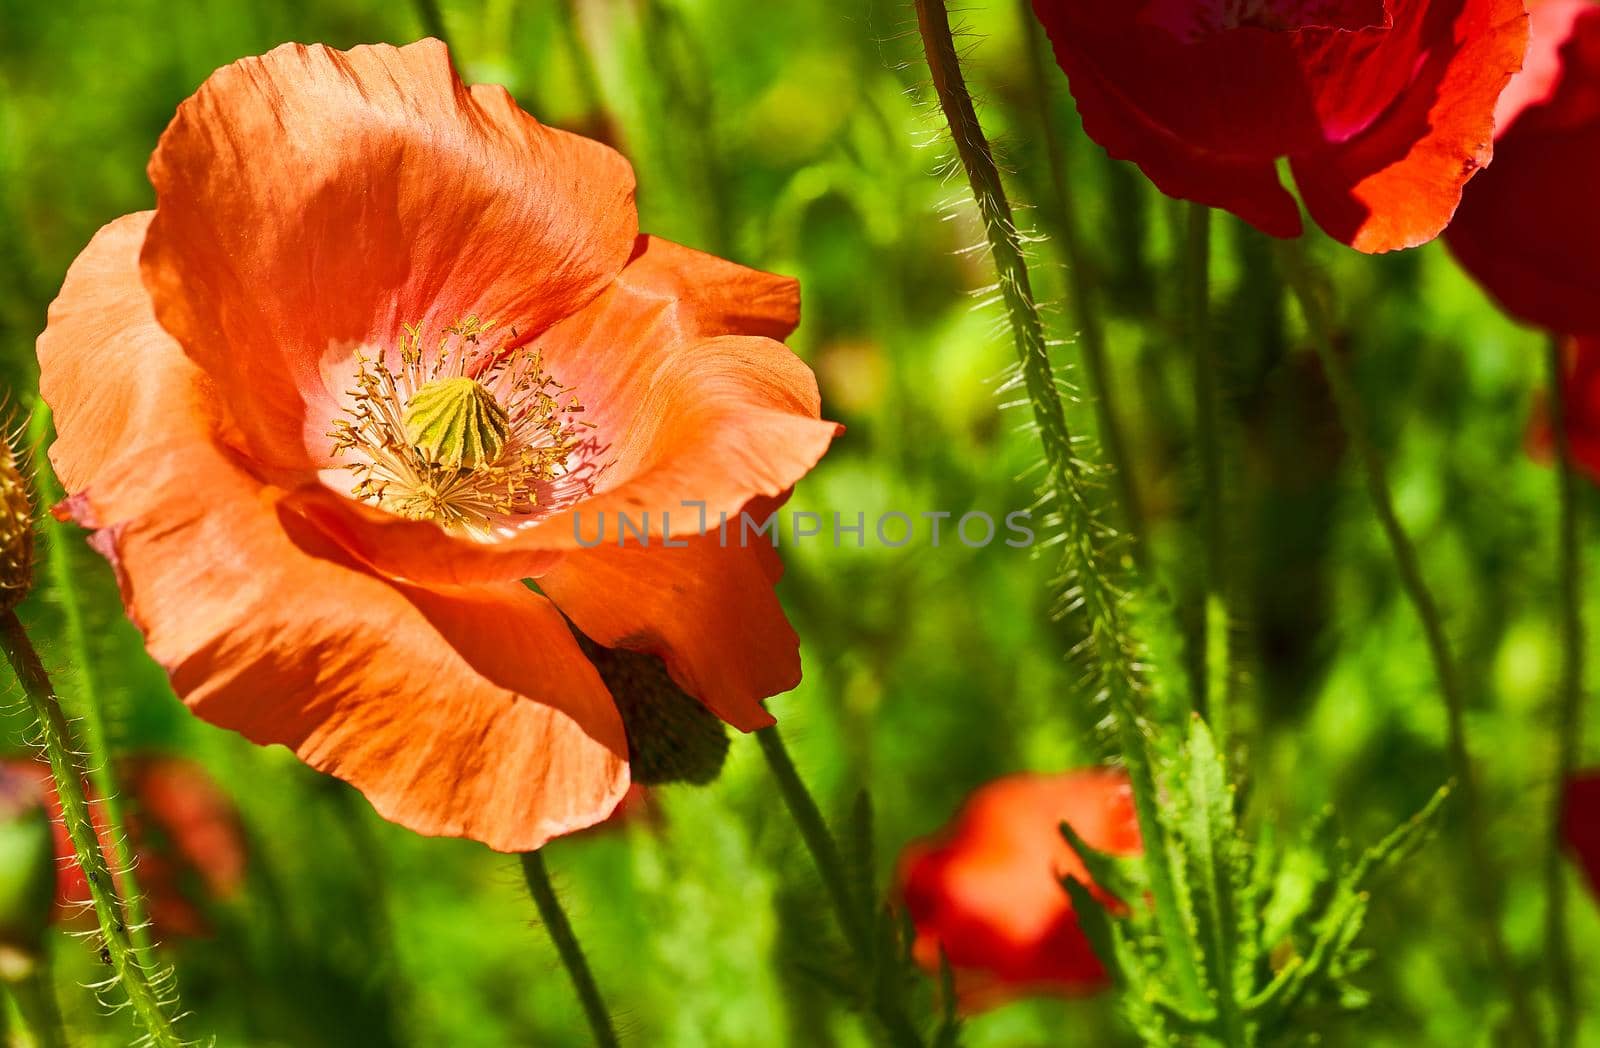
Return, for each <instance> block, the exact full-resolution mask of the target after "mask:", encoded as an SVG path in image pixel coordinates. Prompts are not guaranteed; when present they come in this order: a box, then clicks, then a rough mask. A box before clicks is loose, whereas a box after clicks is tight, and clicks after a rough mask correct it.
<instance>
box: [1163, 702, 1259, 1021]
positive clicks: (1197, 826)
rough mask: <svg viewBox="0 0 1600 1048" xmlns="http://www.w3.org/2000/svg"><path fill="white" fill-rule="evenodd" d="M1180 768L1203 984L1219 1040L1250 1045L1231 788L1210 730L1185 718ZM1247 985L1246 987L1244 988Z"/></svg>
mask: <svg viewBox="0 0 1600 1048" xmlns="http://www.w3.org/2000/svg"><path fill="white" fill-rule="evenodd" d="M1185 757H1186V762H1185V764H1184V765H1183V768H1184V776H1183V784H1184V793H1185V803H1184V804H1183V806H1182V810H1181V813H1180V818H1179V822H1178V832H1179V839H1180V851H1181V853H1182V854H1183V855H1184V857H1185V859H1186V861H1187V865H1188V868H1189V887H1190V891H1191V904H1192V912H1193V919H1194V922H1195V929H1196V931H1197V933H1198V939H1199V943H1200V954H1201V958H1202V961H1203V963H1204V966H1205V972H1206V981H1207V983H1208V984H1209V986H1210V988H1211V991H1212V992H1213V994H1214V995H1215V997H1214V1001H1215V1005H1216V1008H1217V1020H1218V1024H1219V1028H1220V1030H1221V1033H1220V1036H1221V1037H1222V1038H1223V1040H1224V1042H1225V1043H1227V1044H1229V1045H1242V1044H1246V1043H1248V1041H1247V1032H1246V1030H1245V1025H1244V1019H1243V1014H1242V1012H1241V1009H1240V1006H1239V996H1240V991H1241V987H1240V984H1239V963H1238V962H1239V956H1240V952H1241V951H1240V948H1239V940H1238V935H1239V928H1240V921H1239V913H1238V908H1237V897H1236V888H1237V881H1238V880H1239V875H1240V873H1241V866H1242V859H1241V858H1240V852H1241V850H1242V849H1241V842H1240V840H1239V836H1238V827H1237V824H1236V822H1235V819H1234V811H1233V790H1232V789H1231V788H1230V787H1229V784H1228V779H1227V770H1226V768H1225V767H1224V766H1223V762H1222V757H1221V755H1220V754H1219V753H1218V752H1217V748H1216V742H1215V741H1214V740H1213V739H1212V737H1211V729H1210V728H1208V727H1207V726H1206V722H1205V721H1204V720H1203V719H1201V718H1200V717H1199V716H1193V717H1191V718H1190V719H1189V743H1188V746H1187V747H1186V749H1185ZM1248 985H1249V984H1248V982H1246V983H1245V988H1246V990H1247V988H1248Z"/></svg>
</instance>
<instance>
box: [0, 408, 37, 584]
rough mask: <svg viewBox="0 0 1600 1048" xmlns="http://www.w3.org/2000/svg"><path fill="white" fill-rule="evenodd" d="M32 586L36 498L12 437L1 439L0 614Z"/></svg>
mask: <svg viewBox="0 0 1600 1048" xmlns="http://www.w3.org/2000/svg"><path fill="white" fill-rule="evenodd" d="M32 586H33V501H32V499H30V498H29V497H28V486H27V484H26V483H25V482H24V481H23V479H22V471H21V469H19V468H18V463H17V456H16V452H15V451H13V450H12V444H11V441H10V440H3V439H0V613H4V612H8V611H10V610H11V609H12V608H15V607H16V606H17V605H18V604H20V603H22V598H23V597H26V596H27V595H28V590H29V589H30V588H31V587H32Z"/></svg>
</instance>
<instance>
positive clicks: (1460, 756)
mask: <svg viewBox="0 0 1600 1048" xmlns="http://www.w3.org/2000/svg"><path fill="white" fill-rule="evenodd" d="M1278 257H1279V261H1280V262H1281V264H1282V267H1283V271H1284V276H1285V278H1286V280H1287V282H1288V284H1289V286H1290V287H1291V288H1292V289H1293V291H1294V294H1295V297H1296V299H1297V300H1298V301H1299V303H1300V310H1301V312H1302V313H1303V314H1304V315H1305V319H1306V326H1307V328H1308V329H1309V331H1310V334H1311V341H1312V343H1313V344H1314V345H1315V346H1316V348H1317V354H1318V356H1319V357H1320V358H1321V361H1322V369H1323V371H1324V373H1325V375H1326V378H1327V381H1328V386H1329V388H1330V389H1331V391H1332V393H1333V401H1334V406H1335V408H1336V409H1337V410H1338V412H1339V418H1340V421H1341V423H1342V424H1343V426H1344V430H1345V434H1346V436H1347V437H1348V438H1349V440H1350V443H1351V444H1352V445H1353V446H1354V447H1355V449H1356V454H1357V457H1358V458H1359V460H1360V463H1361V468H1362V475H1363V478H1364V479H1365V481H1366V486H1367V494H1368V496H1369V498H1370V499H1371V501H1372V506H1373V510H1374V511H1375V512H1376V514H1377V517H1378V523H1379V524H1380V525H1381V526H1382V528H1383V534H1384V537H1385V538H1386V539H1387V540H1388V543H1389V550H1390V552H1391V553H1392V554H1393V556H1394V560H1395V567H1396V568H1397V569H1398V572H1399V576H1400V585H1401V588H1402V589H1403V590H1404V591H1405V594H1406V598H1407V599H1408V600H1409V601H1410V602H1411V606H1412V608H1413V609H1415V611H1416V613H1417V617H1418V618H1419V619H1420V620H1421V621H1422V629H1423V634H1424V636H1425V637H1426V639H1427V646H1428V655H1429V657H1430V659H1431V660H1432V662H1433V669H1434V674H1435V676H1436V677H1437V678H1438V680H1439V691H1440V693H1441V695H1442V696H1443V698H1444V703H1445V713H1446V721H1447V724H1448V731H1447V736H1448V749H1449V754H1450V763H1451V765H1452V766H1453V770H1454V774H1455V778H1456V780H1457V782H1458V783H1459V789H1460V795H1461V804H1462V807H1463V809H1464V821H1465V823H1466V827H1465V834H1464V839H1465V846H1466V853H1467V854H1466V860H1467V869H1468V870H1469V871H1471V872H1470V874H1469V875H1468V877H1467V881H1468V884H1470V885H1471V886H1472V890H1473V892H1474V894H1475V895H1476V896H1477V898H1476V899H1475V900H1474V905H1473V909H1474V911H1475V912H1476V914H1477V916H1478V919H1479V920H1480V921H1481V922H1482V925H1483V928H1482V934H1483V938H1484V943H1485V945H1486V946H1487V949H1488V951H1489V959H1490V962H1491V963H1492V964H1493V965H1494V967H1495V969H1496V971H1497V972H1498V974H1499V977H1500V981H1501V983H1502V985H1504V986H1505V987H1506V993H1507V996H1508V998H1509V999H1510V1003H1511V1011H1512V1024H1513V1026H1514V1027H1515V1030H1516V1032H1515V1035H1514V1036H1516V1037H1518V1038H1520V1039H1522V1040H1524V1041H1528V1042H1529V1043H1535V1042H1536V1040H1537V1030H1538V1027H1537V1025H1535V1022H1534V1010H1533V1006H1532V1004H1531V1003H1530V1001H1529V998H1528V992H1527V989H1526V987H1524V986H1523V984H1522V979H1521V977H1520V976H1519V975H1518V974H1517V970H1516V967H1515V965H1513V964H1512V961H1511V951H1510V948H1509V947H1508V946H1507V945H1506V941H1505V937H1504V932H1503V931H1502V929H1501V927H1500V914H1501V911H1502V907H1503V905H1504V899H1503V891H1502V876H1503V874H1502V871H1501V870H1500V868H1499V865H1498V864H1497V863H1495V862H1494V859H1493V853H1492V851H1491V850H1490V848H1489V844H1488V839H1487V837H1486V836H1485V832H1486V829H1485V828H1486V826H1487V823H1486V821H1485V819H1484V816H1483V803H1482V799H1481V797H1480V795H1479V791H1478V777H1477V773H1476V771H1475V769H1474V768H1473V766H1472V756H1471V753H1470V751H1469V750H1468V749H1467V729H1466V715H1467V714H1466V707H1467V702H1466V692H1465V689H1464V688H1463V686H1462V682H1461V674H1460V670H1459V669H1458V667H1457V666H1456V661H1455V657H1454V655H1453V654H1452V653H1451V651H1450V642H1449V640H1448V638H1447V637H1446V636H1445V628H1444V617H1443V616H1442V615H1441V614H1440V612H1439V605H1438V602H1437V601H1436V600H1435V599H1434V596H1433V592H1432V590H1430V589H1429V588H1428V584H1427V582H1426V581H1425V580H1424V578H1423V576H1422V566H1421V562H1420V561H1419V560H1418V558H1417V551H1416V547H1415V546H1413V545H1412V542H1411V538H1410V536H1408V535H1407V534H1406V531H1405V528H1404V527H1403V526H1402V525H1401V523H1400V518H1399V516H1398V515H1397V514H1396V513H1395V508H1394V501H1393V499H1392V498H1391V497H1390V494H1389V480H1388V470H1387V468H1386V467H1385V465H1384V462H1383V457H1382V456H1381V455H1380V454H1379V453H1378V449H1377V447H1376V446H1375V445H1374V444H1373V443H1372V436H1371V434H1370V433H1369V432H1368V430H1367V423H1366V415H1365V412H1364V410H1363V408H1362V405H1361V398H1360V396H1359V395H1358V394H1357V392H1356V387H1355V382H1354V381H1353V380H1352V379H1351V377H1350V373H1349V371H1348V369H1347V368H1346V367H1345V363H1344V360H1343V358H1341V357H1340V356H1339V354H1338V352H1337V351H1336V350H1335V349H1334V347H1333V335H1332V331H1333V326H1332V321H1331V319H1330V318H1329V316H1328V312H1327V310H1326V309H1325V307H1324V305H1323V302H1322V300H1321V298H1319V297H1318V295H1317V292H1316V289H1315V288H1314V287H1313V286H1312V282H1311V274H1310V270H1309V268H1308V265H1307V262H1306V258H1305V249H1304V246H1303V245H1302V243H1301V242H1300V241H1299V240H1288V241H1281V242H1280V243H1279V245H1278Z"/></svg>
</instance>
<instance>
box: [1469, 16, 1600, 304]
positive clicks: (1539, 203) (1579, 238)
mask: <svg viewBox="0 0 1600 1048" xmlns="http://www.w3.org/2000/svg"><path fill="white" fill-rule="evenodd" d="M1528 63H1529V64H1528V69H1527V71H1526V72H1524V73H1523V74H1521V75H1519V76H1518V77H1517V78H1516V79H1515V80H1514V81H1513V82H1512V85H1511V87H1510V88H1508V89H1507V91H1506V94H1505V96H1503V97H1502V107H1501V111H1502V113H1504V114H1505V115H1506V116H1507V117H1509V120H1510V122H1509V124H1508V125H1507V126H1504V127H1502V128H1500V130H1499V136H1498V138H1497V139H1496V142H1495V156H1496V160H1495V163H1494V164H1493V165H1492V166H1491V167H1490V168H1489V169H1488V170H1487V171H1485V172H1483V173H1482V174H1481V175H1479V176H1478V177H1477V178H1475V179H1473V180H1472V182H1471V184H1469V185H1468V186H1467V190H1466V193H1465V194H1464V195H1463V197H1462V201H1461V210H1460V211H1459V212H1458V214H1457V215H1456V219H1455V221H1454V222H1452V223H1451V224H1450V228H1449V229H1448V230H1446V232H1445V239H1446V241H1447V242H1448V243H1449V245H1450V250H1451V252H1452V253H1453V254H1454V255H1455V256H1456V259H1457V260H1458V261H1459V262H1460V263H1461V265H1462V266H1463V267H1464V268H1465V269H1466V270H1467V271H1468V272H1470V273H1471V274H1472V275H1473V277H1474V278H1476V279H1477V281H1478V282H1479V283H1480V284H1482V285H1483V286H1484V288H1485V289H1487V290H1488V291H1489V293H1490V294H1491V295H1493V296H1494V297H1495V299H1496V300H1497V301H1498V302H1499V303H1500V305H1501V306H1502V307H1503V308H1504V309H1505V310H1506V311H1507V312H1509V313H1511V314H1513V315H1514V316H1516V317H1517V318H1519V319H1521V320H1523V321H1525V322H1527V323H1530V324H1536V325H1539V326H1541V327H1545V328H1549V329H1551V330H1554V331H1558V332H1562V333H1575V334H1591V335H1597V334H1600V251H1596V250H1595V244H1596V243H1600V207H1597V206H1596V204H1597V201H1600V180H1597V179H1596V178H1595V177H1594V172H1595V171H1597V170H1600V8H1597V7H1596V6H1595V5H1594V4H1592V3H1588V2H1585V0H1572V2H1566V0H1549V2H1545V3H1541V4H1537V5H1535V6H1534V7H1533V36H1532V42H1531V44H1530V45H1529V50H1528Z"/></svg>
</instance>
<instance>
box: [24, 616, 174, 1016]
mask: <svg viewBox="0 0 1600 1048" xmlns="http://www.w3.org/2000/svg"><path fill="white" fill-rule="evenodd" d="M0 648H3V649H4V651H5V655H6V659H7V661H9V662H10V663H11V667H12V669H14V670H15V671H16V674H17V680H18V681H19V682H20V683H21V684H22V691H23V694H24V695H25V696H26V699H27V704H28V709H29V712H30V713H32V714H33V716H34V718H35V719H36V720H37V721H38V726H39V737H40V741H41V745H42V747H43V749H44V753H45V756H46V757H47V758H48V759H49V762H50V772H51V775H52V776H53V777H54V779H55V785H56V794H57V796H58V797H59V798H60V801H61V821H62V823H63V824H64V825H65V826H66V830H67V836H68V837H69V838H70V839H71V840H72V848H73V851H74V853H75V854H76V856H77V860H78V864H79V865H80V866H81V867H82V868H83V874H84V880H86V881H87V882H88V884H89V897H90V900H91V902H92V903H93V904H94V913H95V918H96V919H97V920H98V921H99V924H100V937H101V943H102V946H103V953H102V956H103V957H104V958H105V959H106V961H107V962H108V963H109V964H110V965H111V969H112V971H113V972H114V973H115V977H116V980H117V981H118V982H119V983H120V984H121V986H122V989H123V992H125V993H126V994H127V995H128V1003H129V1004H130V1005H131V1007H132V1008H133V1013H134V1017H135V1019H136V1020H137V1021H138V1023H139V1025H140V1026H142V1027H143V1028H144V1031H145V1034H146V1035H147V1036H148V1038H149V1040H150V1042H151V1043H152V1044H154V1045H156V1046H158V1048H177V1046H179V1045H181V1044H182V1043H183V1042H182V1040H180V1039H179V1037H178V1035H177V1033H176V1032H175V1031H174V1030H173V1028H172V1022H171V1020H170V1019H168V1018H167V1013H166V1009H165V1007H164V1005H163V1002H162V1000H161V997H160V994H159V993H158V992H157V991H156V988H155V987H154V986H153V985H152V984H151V982H150V979H149V976H148V974H147V972H146V970H145V968H144V967H143V966H142V965H141V964H140V961H139V958H138V955H137V953H136V951H135V950H134V948H133V943H132V941H131V940H130V938H129V936H128V925H127V920H126V918H125V916H124V912H123V909H122V905H121V902H120V900H118V898H117V894H116V885H115V882H114V881H113V880H112V878H111V871H110V868H109V867H108V866H107V865H106V857H105V854H104V853H103V852H101V850H100V840H99V838H98V837H97V836H96V834H95V829H94V822H93V821H92V819H91V818H90V815H89V802H88V799H87V798H86V797H85V796H84V792H83V773H82V770H81V769H80V768H79V766H78V762H77V756H76V753H77V750H76V744H75V740H74V738H73V735H72V730H71V728H70V727H69V726H68V724H67V718H66V715H65V714H64V713H63V712H62V710H61V700H60V698H59V697H58V696H57V695H56V691H55V688H54V687H53V686H52V685H51V683H50V676H49V674H48V673H46V672H45V668H44V664H43V663H42V662H41V661H40V660H39V653H38V652H37V651H35V650H34V647H33V642H32V641H30V640H29V639H28V634H27V632H26V631H25V630H24V629H23V628H22V623H21V621H19V620H18V619H17V616H16V613H15V612H12V611H8V612H5V613H4V614H3V615H0Z"/></svg>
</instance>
